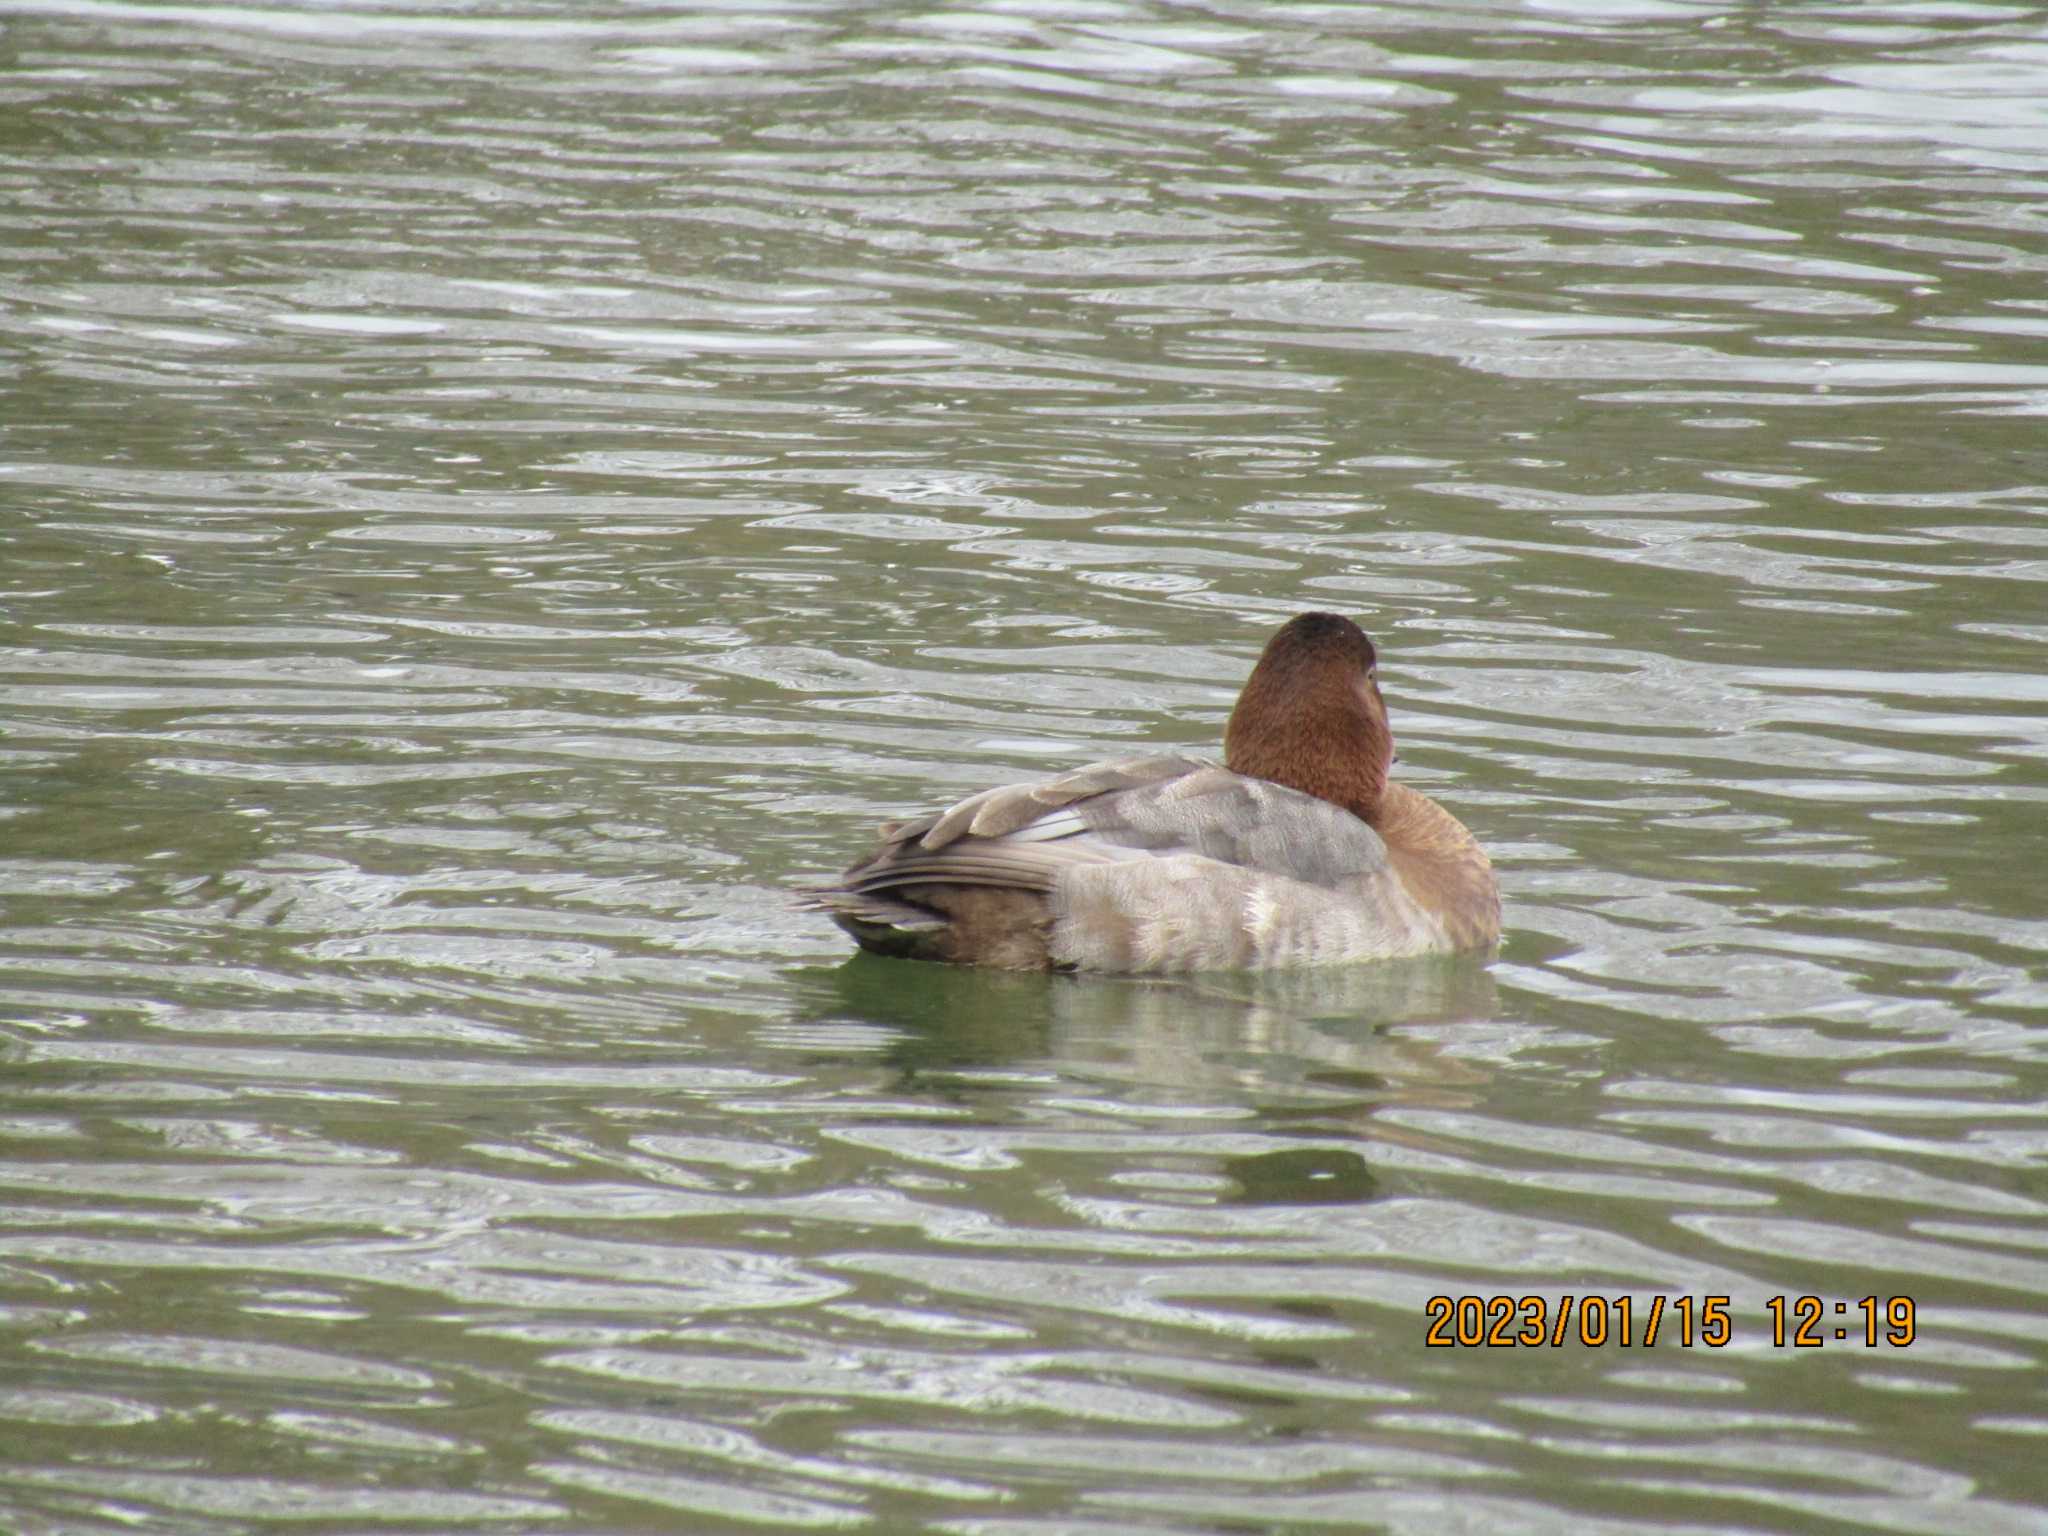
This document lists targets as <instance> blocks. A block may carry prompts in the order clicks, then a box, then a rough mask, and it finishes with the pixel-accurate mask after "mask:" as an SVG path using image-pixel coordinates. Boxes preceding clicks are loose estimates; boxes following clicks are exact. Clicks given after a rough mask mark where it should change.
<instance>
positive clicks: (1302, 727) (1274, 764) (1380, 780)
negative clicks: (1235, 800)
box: [1223, 613, 1394, 821]
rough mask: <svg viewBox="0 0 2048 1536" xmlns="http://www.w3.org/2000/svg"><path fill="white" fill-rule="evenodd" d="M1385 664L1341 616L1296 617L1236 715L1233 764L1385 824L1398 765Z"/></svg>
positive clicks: (1229, 738)
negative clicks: (1380, 673)
mask: <svg viewBox="0 0 2048 1536" xmlns="http://www.w3.org/2000/svg"><path fill="white" fill-rule="evenodd" d="M1378 662H1379V657H1378V656H1377V655H1376V654H1375V653H1374V651H1373V648H1372V641H1370V640H1368V639H1367V638H1366V636H1365V631H1364V630H1362V629H1360V628H1359V627H1358V626H1357V625H1356V624H1354V623H1352V622H1351V621H1350V620H1349V619H1347V618H1344V617H1342V616H1341V615H1339V614H1334V613H1304V614H1301V615H1300V616H1298V617H1296V618H1292V619H1289V620H1288V621H1287V622H1286V623H1285V624H1283V625H1281V626H1280V630H1279V633H1277V634H1275V635H1274V636H1273V638H1272V639H1271V640H1268V641H1267V642H1266V650H1265V653H1264V654H1263V655H1262V656H1260V657H1259V664H1258V665H1257V666H1256V667H1254V668H1252V675H1251V677H1250V678H1249V679H1247V680H1246V682H1245V685H1244V692H1243V693H1241V694H1239V695H1238V699H1237V707H1236V708H1235V709H1233V710H1232V711H1231V712H1230V724H1229V725H1228V726H1226V727H1225V728H1224V732H1223V760H1224V763H1225V765H1226V766H1228V767H1229V768H1230V770H1231V771H1232V772H1234V773H1242V774H1247V775H1249V776H1251V777H1252V778H1258V779H1270V780H1272V781H1273V782H1274V783H1275V784H1285V785H1287V786H1288V787H1289V788H1290V789H1298V790H1301V791H1302V792H1303V793H1304V794H1310V795H1315V796H1317V797H1318V798H1320V799H1324V800H1328V801H1330V802H1331V803H1333V804H1335V805H1341V806H1343V807H1344V808H1345V809H1346V810H1347V811H1350V812H1352V813H1353V814H1354V815H1357V816H1359V817H1362V818H1363V819H1364V820H1366V821H1374V820H1376V819H1377V818H1378V815H1379V808H1380V795H1381V793H1382V791H1384V790H1385V788H1386V785H1387V769H1388V767H1389V766H1390V765H1391V764H1392V763H1393V761H1394V735H1393V732H1392V731H1391V730H1389V729H1388V728H1387V706H1386V702H1385V701H1384V700H1383V699H1381V698H1380V685H1379V682H1378V679H1377V678H1376V677H1375V675H1374V668H1375V667H1376V666H1377V665H1378Z"/></svg>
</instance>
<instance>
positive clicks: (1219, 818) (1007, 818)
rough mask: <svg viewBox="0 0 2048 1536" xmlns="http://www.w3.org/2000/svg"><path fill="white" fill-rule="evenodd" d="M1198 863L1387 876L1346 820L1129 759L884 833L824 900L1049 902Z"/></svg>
mask: <svg viewBox="0 0 2048 1536" xmlns="http://www.w3.org/2000/svg"><path fill="white" fill-rule="evenodd" d="M1182 854H1192V855H1197V856H1199V857H1202V858H1205V859H1213V860H1215V861H1216V862H1218V863H1220V864H1225V865H1229V866H1234V867H1236V868H1239V869H1243V870H1249V871H1254V872H1257V873H1260V874H1267V875H1278V876H1282V877H1284V878H1286V879H1289V880H1297V881H1302V882H1304V883H1307V884H1310V885H1321V886H1330V885H1335V884H1336V883H1337V882H1339V881H1341V880H1345V879H1350V878H1353V877H1356V876H1358V875H1361V874H1369V873H1371V872H1373V871H1376V870H1379V869H1383V868H1384V867H1385V866H1386V862H1387V850H1386V845H1385V844H1384V843H1383V842H1381V841H1380V837H1379V834H1378V833H1376V832H1375V831H1373V829H1372V828H1371V827H1369V826H1367V825H1366V824H1365V823H1364V822H1363V821H1360V820H1359V819H1358V818H1357V817H1356V816H1353V815H1352V814H1351V813H1350V812H1349V811H1346V810H1343V809H1342V808H1340V807H1338V806H1334V805H1331V804H1330V803H1329V802H1328V801H1324V800H1318V799H1316V798H1315V797H1314V796H1312V795H1305V794H1302V793H1301V792H1300V791H1298V790H1293V789H1288V788H1285V787H1284V786H1282V785H1278V784H1270V783H1267V782H1266V781H1265V780H1263V779H1251V778H1246V777H1245V776H1244V775H1242V774H1236V773H1232V772H1230V771H1229V770H1228V769H1226V768H1223V767H1220V766H1218V765H1217V764H1215V763H1210V762H1204V761H1202V760H1201V759H1199V758H1192V757H1179V756H1171V757H1126V758H1118V759H1115V760H1114V761H1111V762H1105V763H1094V764H1091V765H1090V766H1088V767H1086V768H1080V769H1077V770H1075V771H1074V772H1072V773H1066V774H1061V775H1059V776H1058V777H1056V778H1051V779H1041V780H1038V781H1036V782H1034V783H1029V784H1012V785H1006V786H1003V787H1002V788H999V789H990V790H984V791H983V792H982V793H980V794H978V795H972V796H969V797H968V798H967V799H965V800H962V801H961V802H959V803H958V804H957V805H954V806H950V807H948V808H947V809H946V810H944V811H941V812H939V813H938V814H937V815H935V816H929V817H926V818H924V819H922V820H919V821H913V822H907V823H903V824H900V825H897V826H893V827H887V828H884V829H883V835H882V842H881V846H880V847H878V848H877V849H876V850H875V851H874V852H873V853H872V854H870V855H869V856H868V857H867V858H865V859H863V860H862V861H861V862H860V863H858V864H855V865H854V866H853V867H852V868H851V869H849V870H847V871H846V874H845V875H844V876H843V877H842V879H841V881H840V883H839V885H837V886H835V887H832V888H830V889H829V890H827V891H821V892H819V893H818V894H819V895H820V896H822V897H825V898H827V900H826V901H825V902H824V903H823V904H824V905H827V906H831V907H834V908H842V907H843V903H842V902H840V901H834V900H831V899H830V898H832V897H848V896H852V897H877V896H885V895H886V893H889V892H891V891H894V890H898V889H900V888H902V887H904V886H910V885H927V884H932V883H940V884H947V885H970V886H982V887H998V888H1004V889H1010V890H1020V891H1033V892H1038V893H1047V892H1050V891H1051V890H1052V889H1053V887H1054V885H1055V884H1056V883H1057V882H1058V880H1059V879H1060V877H1061V875H1063V874H1064V873H1066V872H1067V871H1070V870H1072V869H1074V868H1076V867H1079V866H1083V865H1094V864H1113V863H1119V862H1122V861H1126V860H1131V859H1144V858H1171V857H1174V856H1177V855H1182Z"/></svg>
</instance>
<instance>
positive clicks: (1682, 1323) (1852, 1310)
mask: <svg viewBox="0 0 2048 1536" xmlns="http://www.w3.org/2000/svg"><path fill="white" fill-rule="evenodd" d="M1731 1306H1732V1299H1731V1298H1730V1297H1727V1296H1651V1297H1649V1298H1647V1299H1646V1300H1645V1301H1644V1302H1642V1303H1641V1304H1640V1305H1639V1304H1638V1301H1637V1298H1635V1297H1633V1296H1626V1295H1623V1296H1574V1295H1571V1294H1569V1293H1567V1294H1565V1295H1562V1296H1432V1297H1430V1298H1429V1300H1428V1301H1426V1302H1425V1303H1423V1310H1424V1311H1425V1312H1426V1313H1427V1315H1428V1317H1429V1327H1428V1330H1427V1331H1426V1332H1425V1333H1424V1334H1423V1337H1422V1341H1423V1343H1425V1344H1427V1345H1428V1346H1429V1347H1430V1348H1432V1349H1455V1348H1460V1347H1463V1348H1466V1349H1476V1348H1482V1347H1484V1348H1489V1349H1512V1348H1515V1347H1517V1346H1519V1347H1521V1348H1524V1349H1534V1348H1538V1347H1546V1346H1547V1347H1548V1348H1551V1349H1561V1348H1563V1347H1564V1346H1565V1345H1566V1344H1583V1345H1585V1346H1586V1347H1587V1348H1589V1349H1602V1348H1605V1347H1606V1346H1608V1345H1610V1344H1612V1345H1618V1346H1619V1347H1620V1348H1622V1349H1633V1348H1637V1347H1639V1346H1640V1347H1642V1348H1645V1349H1647V1348H1648V1347H1650V1346H1651V1345H1653V1344H1655V1343H1656V1342H1657V1340H1658V1339H1659V1338H1660V1337H1662V1338H1664V1339H1665V1340H1667V1341H1670V1342H1675V1343H1677V1344H1679V1345H1681V1346H1683V1347H1684V1348H1686V1349H1692V1348H1694V1347H1695V1346H1701V1347H1704V1348H1707V1349H1723V1348H1725V1347H1727V1346H1728V1345H1729V1344H1732V1343H1733V1342H1734V1341H1735V1318H1734V1314H1733V1312H1732V1311H1730V1307H1731ZM1764 1310H1765V1311H1766V1312H1768V1313H1769V1314H1770V1320H1771V1347H1772V1348H1774V1349H1783V1348H1785V1347H1786V1346H1787V1345H1791V1346H1792V1347H1793V1348H1796V1349H1818V1348H1820V1347H1821V1346H1822V1345H1825V1344H1827V1343H1828V1342H1830V1341H1831V1340H1832V1341H1833V1342H1835V1343H1848V1342H1850V1341H1851V1340H1854V1341H1856V1342H1859V1343H1861V1344H1862V1345H1863V1346H1864V1347H1865V1348H1866V1349H1875V1348H1877V1346H1878V1345H1879V1344H1889V1345H1891V1346H1892V1347H1893V1348H1895V1349H1904V1348H1905V1347H1906V1346H1907V1345H1908V1344H1911V1343H1912V1342H1913V1340H1914V1338H1915V1337H1916V1336H1917V1331H1918V1327H1919V1318H1918V1308H1916V1307H1915V1306H1914V1304H1913V1298H1912V1297H1910V1296H1864V1297H1861V1298H1860V1299H1858V1300H1856V1301H1853V1302H1850V1301H1837V1302H1833V1303H1829V1302H1826V1301H1823V1300H1822V1299H1821V1298H1820V1297H1818V1296H1771V1297H1768V1298H1766V1299H1765V1301H1764Z"/></svg>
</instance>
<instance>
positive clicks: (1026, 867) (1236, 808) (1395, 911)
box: [820, 757, 1498, 972]
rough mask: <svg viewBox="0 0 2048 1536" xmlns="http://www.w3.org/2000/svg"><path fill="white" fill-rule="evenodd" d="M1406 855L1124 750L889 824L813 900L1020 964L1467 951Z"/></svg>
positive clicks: (1321, 805) (864, 933) (1226, 962)
mask: <svg viewBox="0 0 2048 1536" xmlns="http://www.w3.org/2000/svg"><path fill="white" fill-rule="evenodd" d="M1395 788H1397V786H1390V792H1391V791H1392V790H1393V789H1395ZM1401 793H1402V794H1403V795H1405V796H1406V797H1407V800H1408V801H1412V802H1416V804H1408V803H1407V802H1404V803H1403V804H1404V807H1405V809H1406V810H1407V811H1409V812H1410V813H1412V815H1411V819H1412V817H1414V816H1419V817H1420V818H1421V822H1420V823H1419V824H1420V825H1422V826H1424V828H1425V830H1428V831H1430V832H1433V833H1434V832H1441V830H1442V829H1441V828H1439V827H1437V826H1436V824H1435V822H1433V821H1431V819H1430V815H1429V813H1434V817H1436V818H1440V820H1441V822H1442V823H1444V824H1447V826H1448V828H1450V829H1455V833H1456V838H1457V839H1462V844H1463V846H1462V847H1460V848H1458V849H1457V850H1455V851H1456V852H1458V853H1459V854H1460V855H1462V853H1463V851H1464V849H1465V848H1469V850H1470V853H1471V855H1473V856H1475V857H1476V858H1477V859H1478V863H1479V866H1480V868H1481V870H1482V871H1483V872H1484V875H1485V879H1486V882H1487V884H1488V887H1489V889H1490V887H1491V880H1492V873H1491V870H1490V868H1487V867H1486V865H1485V857H1484V855H1483V854H1479V853H1478V850H1477V847H1476V845H1474V844H1472V843H1471V839H1470V838H1469V836H1466V835H1465V833H1464V829H1463V828H1462V827H1460V826H1458V824H1457V822H1456V821H1455V820H1453V819H1452V818H1451V817H1450V816H1448V815H1447V814H1446V813H1444V812H1442V811H1441V810H1439V809H1438V808H1437V807H1436V806H1435V805H1434V804H1433V803H1432V802H1430V801H1428V800H1427V799H1425V798H1424V797H1422V796H1420V795H1415V794H1414V793H1413V792H1412V791H1402V792H1401ZM1425 807H1426V812H1425V811H1423V810H1422V809H1421V808H1425ZM1452 841H1453V842H1455V841H1456V839H1452ZM1406 854H1407V850H1405V849H1403V848H1401V847H1398V846H1397V847H1395V848H1394V849H1392V850H1391V851H1390V849H1389V847H1388V844H1387V842H1386V841H1385V840H1383V839H1382V838H1381V836H1380V834H1379V833H1378V832H1376V831H1374V830H1373V828H1372V827H1371V826H1369V825H1367V824H1366V823H1365V822H1364V821H1362V820H1360V819H1359V818H1358V817H1357V816H1354V815H1352V814H1351V813H1350V812H1349V811H1347V810H1344V809H1342V808H1341V807H1339V806H1336V805H1333V804H1331V803H1329V802H1328V801H1325V800H1321V799H1317V798H1316V797H1314V796H1312V795H1307V794H1303V793H1301V792H1300V791H1298V790H1293V789H1288V788H1286V787H1284V786H1281V785H1278V784H1273V783H1269V782H1267V781H1266V780H1263V779H1256V778H1250V777H1247V776H1245V775H1243V774H1238V773H1232V772H1231V771H1229V770H1228V769H1225V768H1222V767H1219V766H1218V765H1216V764H1214V763H1208V762H1203V761H1200V760H1198V759H1195V758H1188V757H1142V758H1122V759H1118V760H1116V761H1113V762H1106V763H1097V764H1094V765H1092V766H1090V767H1087V768H1083V769H1080V770H1078V771H1076V772H1073V773H1069V774H1063V775H1061V776H1059V777H1057V778H1053V779H1046V780H1040V781H1038V782H1035V783H1030V784H1018V785H1010V786H1006V787H1004V788H1000V789H993V790H987V791H984V792H983V793H981V794H978V795H974V796H972V797H970V798H969V799H966V800H963V801H961V802H960V803H959V804H957V805H955V806H952V807H951V808H949V809H948V810H945V811H943V812H941V813H939V814H938V815H936V816H933V817H929V818H926V819H925V820H922V821H918V822H913V823H909V824H906V825H902V826H899V827H895V828H890V829H886V830H885V832H884V835H883V842H882V845H881V847H880V848H878V849H877V850H876V852H875V853H874V854H873V855H871V856H870V857H869V858H867V859H866V860H864V861H862V862H861V863H859V864H857V865H855V866H854V867H853V868H852V869H850V870H848V871H847V873H846V876H845V878H844V880H843V881H842V882H841V884H840V885H838V886H836V887H833V888H832V889H830V890H828V891H825V892H821V893H820V902H821V905H823V906H825V907H826V908H827V909H828V910H829V911H830V912H831V913H832V915H833V917H834V919H835V920H836V921H837V922H838V923H839V924H840V926H841V927H843V928H845V929H846V930H847V931H848V932H849V933H851V934H852V935H853V936H854V938H855V939H857V940H858V941H859V942H860V944H861V945H862V946H863V947H864V948H867V949H871V950H876V951H878V952H880V953H885V954H896V955H906V956H911V957H914V958H919V959H933V960H951V961H961V962H969V963H977V964H983V965H1002V966H1010V967H1016V968H1023V969H1039V968H1047V967H1051V968H1056V969H1062V970H1086V971H1126V972H1151V971H1193V970H1216V969H1235V968H1242V967H1256V968H1263V967H1273V966H1302V965H1325V964H1334V963H1341V962H1345V961H1358V960H1377V959H1388V958H1392V957H1394V956H1398V955H1414V954H1424V953H1429V952H1431V951H1436V950H1446V949H1453V948H1461V947H1466V945H1467V944H1468V943H1470V942H1473V941H1472V939H1471V938H1469V937H1465V938H1463V939H1461V938H1460V936H1459V935H1458V934H1456V933H1454V932H1453V931H1452V926H1450V925H1447V922H1446V915H1445V914H1444V913H1443V912H1440V911H1433V910H1431V908H1430V906H1428V905H1425V904H1424V903H1421V902H1418V901H1417V900H1416V899H1415V897H1414V896H1413V895H1412V894H1411V893H1410V890H1409V884H1410V883H1412V881H1413V870H1412V868H1404V866H1409V865H1412V863H1413V860H1412V859H1411V858H1409V857H1407V856H1406ZM1495 911H1496V913H1497V898H1496V908H1495ZM1493 921H1494V928H1493V932H1494V933H1497V931H1498V919H1497V916H1496V917H1495V918H1494V920H1493ZM1491 937H1492V934H1491V933H1489V934H1486V935H1484V936H1483V940H1482V941H1486V942H1490V939H1491Z"/></svg>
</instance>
